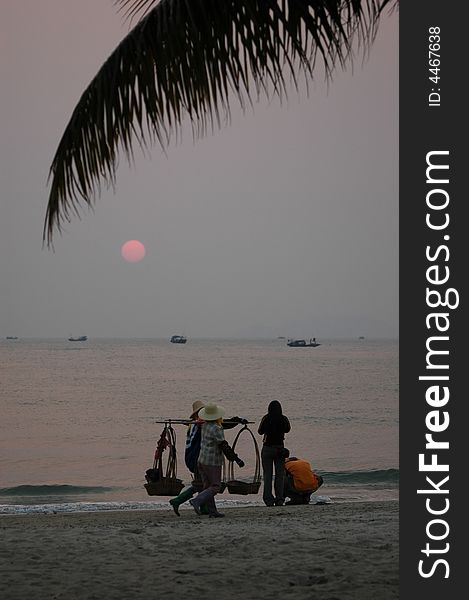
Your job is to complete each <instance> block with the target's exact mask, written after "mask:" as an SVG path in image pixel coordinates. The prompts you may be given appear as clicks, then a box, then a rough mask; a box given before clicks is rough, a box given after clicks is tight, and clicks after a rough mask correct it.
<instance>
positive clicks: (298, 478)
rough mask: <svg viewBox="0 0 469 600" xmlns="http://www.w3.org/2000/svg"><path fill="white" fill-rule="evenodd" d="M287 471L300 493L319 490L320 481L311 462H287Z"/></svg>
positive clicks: (298, 459)
mask: <svg viewBox="0 0 469 600" xmlns="http://www.w3.org/2000/svg"><path fill="white" fill-rule="evenodd" d="M285 469H286V471H287V472H288V473H290V475H291V476H292V477H293V485H294V486H295V489H297V490H298V491H299V492H311V491H312V492H314V491H316V490H317V489H318V479H317V477H316V475H315V473H314V472H313V471H312V469H311V465H310V464H309V462H306V461H305V460H302V459H301V458H297V459H296V460H292V459H291V458H287V459H286V460H285Z"/></svg>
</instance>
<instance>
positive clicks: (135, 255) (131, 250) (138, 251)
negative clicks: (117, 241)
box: [121, 240, 145, 263]
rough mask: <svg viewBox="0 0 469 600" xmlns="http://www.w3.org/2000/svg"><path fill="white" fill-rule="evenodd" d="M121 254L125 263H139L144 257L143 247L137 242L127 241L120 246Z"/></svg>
mask: <svg viewBox="0 0 469 600" xmlns="http://www.w3.org/2000/svg"><path fill="white" fill-rule="evenodd" d="M121 254H122V258H123V259H124V260H126V261H127V262H130V263H136V262H140V261H141V260H142V259H143V257H144V256H145V246H144V245H143V244H142V242H139V241H138V240H128V241H127V242H125V243H124V244H122V247H121Z"/></svg>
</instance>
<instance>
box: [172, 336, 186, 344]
mask: <svg viewBox="0 0 469 600" xmlns="http://www.w3.org/2000/svg"><path fill="white" fill-rule="evenodd" d="M170 342H171V343H172V344H185V343H186V342H187V338H186V336H184V335H173V336H172V337H171V340H170Z"/></svg>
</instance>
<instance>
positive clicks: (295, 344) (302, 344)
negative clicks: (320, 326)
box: [287, 338, 321, 348]
mask: <svg viewBox="0 0 469 600" xmlns="http://www.w3.org/2000/svg"><path fill="white" fill-rule="evenodd" d="M320 345H321V344H320V343H319V342H317V341H316V338H313V339H312V340H309V343H308V342H306V340H291V339H289V340H288V342H287V346H290V348H316V346H320Z"/></svg>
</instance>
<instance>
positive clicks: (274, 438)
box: [258, 400, 290, 506]
mask: <svg viewBox="0 0 469 600" xmlns="http://www.w3.org/2000/svg"><path fill="white" fill-rule="evenodd" d="M289 431H290V421H289V420H288V419H287V417H286V416H285V415H284V414H283V413H282V405H281V404H280V402H279V401H278V400H272V402H271V403H270V404H269V407H268V409H267V414H266V415H264V416H263V417H262V420H261V422H260V424H259V429H258V433H259V434H260V435H263V436H264V443H263V445H262V451H261V459H262V470H263V473H264V491H263V494H262V499H263V500H264V503H265V504H266V505H267V506H282V505H283V503H284V500H285V498H284V495H283V481H284V477H285V470H284V459H285V454H284V440H285V434H286V433H288V432H289ZM274 468H275V479H274V492H275V496H274V495H273V494H272V477H273V473H274Z"/></svg>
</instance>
